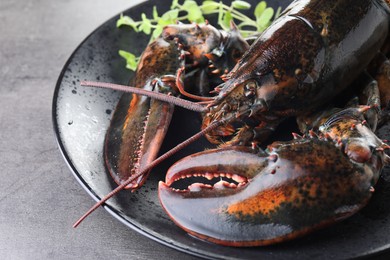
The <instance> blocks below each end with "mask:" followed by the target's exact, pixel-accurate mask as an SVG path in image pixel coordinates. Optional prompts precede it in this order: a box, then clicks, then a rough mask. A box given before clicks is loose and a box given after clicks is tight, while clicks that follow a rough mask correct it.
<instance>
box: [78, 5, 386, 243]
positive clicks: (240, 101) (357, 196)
mask: <svg viewBox="0 0 390 260" xmlns="http://www.w3.org/2000/svg"><path fill="white" fill-rule="evenodd" d="M388 4H389V2H388V1H381V0H358V1H351V0H338V1H318V0H310V1H303V0H301V1H294V2H293V3H292V4H291V5H290V6H288V7H287V9H286V10H285V11H284V12H283V13H282V15H281V16H280V17H279V18H278V19H277V20H276V21H275V22H274V23H273V24H272V25H271V26H270V27H269V28H268V29H266V31H264V33H262V34H261V35H260V36H259V38H258V39H257V40H256V41H255V42H254V43H253V44H252V45H251V46H250V48H249V50H248V51H247V52H246V53H245V54H244V55H243V56H242V58H241V59H240V60H239V62H238V63H237V64H236V65H235V67H234V68H233V69H232V70H231V71H230V72H229V73H227V74H224V75H222V78H223V79H224V82H223V83H221V84H220V85H219V86H217V87H216V88H215V89H214V92H216V93H217V95H216V96H215V97H208V98H204V99H201V98H199V100H203V101H202V102H201V104H200V105H199V104H198V105H199V107H202V108H199V109H198V110H199V111H201V112H203V125H202V130H201V132H200V133H199V134H198V135H206V137H207V139H208V140H209V141H210V142H212V143H215V144H218V145H219V148H218V149H212V150H207V151H204V152H200V153H196V154H194V155H190V156H188V157H186V158H183V159H182V160H180V161H179V162H177V163H176V164H174V165H173V166H172V167H171V168H170V169H169V170H168V172H167V175H166V180H165V182H160V183H159V198H160V201H161V204H162V206H163V207H164V209H165V210H166V211H167V213H168V215H169V216H170V217H171V218H172V220H173V221H174V222H175V223H176V224H177V225H178V226H180V227H181V228H183V229H184V230H185V231H187V232H188V233H190V234H192V235H194V236H196V237H198V238H201V239H204V240H207V241H211V242H215V243H218V244H222V245H229V246H261V245H269V244H273V243H277V242H282V241H286V240H289V239H293V238H296V237H299V236H302V235H304V234H307V233H310V232H312V231H313V230H316V229H318V228H320V227H323V226H327V225H329V224H332V223H334V222H337V221H340V220H342V219H345V218H346V217H349V216H351V215H353V214H355V213H356V212H357V211H358V210H359V209H361V208H362V207H364V205H366V204H367V202H368V200H369V198H370V197H371V194H372V192H373V190H374V188H373V186H374V185H375V183H376V181H377V180H378V178H379V174H380V172H381V169H382V168H383V166H384V165H385V164H388V163H389V157H388V156H387V155H386V154H385V153H384V150H385V149H387V148H389V146H387V145H386V144H385V143H384V142H382V141H381V140H380V139H379V138H377V137H376V136H375V134H374V131H373V130H374V129H375V128H376V125H377V118H379V117H380V116H381V114H380V111H381V110H380V109H379V107H380V102H379V101H378V100H379V99H380V97H379V90H378V86H377V85H376V84H374V85H375V87H374V88H372V89H371V90H370V88H368V87H367V88H365V93H370V94H369V95H368V96H367V98H366V105H365V106H361V107H359V106H351V105H350V103H349V104H348V106H347V107H345V108H343V109H336V108H333V109H330V110H326V112H322V113H319V112H318V111H321V110H324V107H325V106H326V105H327V104H329V103H330V102H331V101H332V100H334V99H335V98H336V97H337V96H340V94H341V93H343V91H346V90H347V88H349V89H352V90H354V84H351V83H352V82H353V81H354V79H356V78H358V77H359V76H360V75H362V72H363V71H364V70H365V68H367V67H368V66H369V65H370V63H372V61H373V60H375V58H376V57H377V55H378V54H377V53H378V51H379V50H380V49H381V48H382V46H383V45H384V43H385V40H386V36H387V35H388V32H389V20H390V18H389V12H390V9H389V6H388ZM345 10H348V12H345ZM168 38H169V37H168ZM175 38H176V39H178V44H183V43H182V42H180V38H178V37H175ZM297 47H298V48H297ZM180 76H181V73H178V75H177V78H179V77H180ZM385 81H386V80H385ZM176 83H177V84H176V85H178V86H180V85H182V84H181V83H180V80H176ZM84 85H90V86H100V87H107V85H104V84H96V83H88V82H85V83H84ZM370 86H371V85H370ZM110 87H111V88H114V89H118V90H122V91H129V92H133V91H134V90H132V89H130V88H127V89H126V88H125V87H124V88H120V87H115V86H112V85H111V86H110ZM383 88H386V86H384V87H383V85H382V86H381V88H379V89H380V90H381V92H382V93H385V91H383V90H382V89H383ZM366 89H368V90H366ZM137 93H139V92H137ZM182 93H183V95H184V96H186V95H187V94H186V93H185V92H183V91H182ZM140 94H143V95H149V96H151V97H153V98H155V99H161V100H163V101H164V102H166V101H168V99H169V100H170V102H172V103H174V104H175V105H182V106H186V105H184V101H183V104H182V103H181V102H180V101H177V100H176V99H174V98H167V97H166V96H164V95H153V96H152V95H151V94H148V93H140ZM384 95H386V94H384ZM187 96H189V97H191V98H198V97H197V96H190V95H187ZM382 99H383V100H386V99H387V98H386V97H383V98H382ZM363 102H364V101H363ZM363 113H365V114H366V116H367V119H364V118H363ZM290 117H298V122H299V125H300V127H301V129H303V130H302V131H303V132H306V134H305V136H303V137H301V136H299V135H298V134H294V137H295V139H294V140H291V141H286V142H274V143H272V144H270V145H268V147H267V149H265V150H264V149H261V148H259V144H261V143H264V142H265V141H266V140H267V138H268V137H269V136H270V135H271V134H272V132H274V131H275V129H276V128H277V126H278V125H279V124H280V123H281V122H282V121H284V120H285V119H287V118H290ZM368 121H369V123H367V122H368ZM307 129H309V130H307ZM198 135H196V138H197V136H198ZM190 141H192V139H190V140H189V141H188V142H190ZM188 142H184V144H180V145H179V146H178V147H177V148H174V149H173V150H174V151H177V150H178V149H180V148H181V147H182V146H183V145H188ZM168 154H170V153H168ZM160 158H162V159H164V158H166V156H164V155H163V156H162V157H160ZM162 159H157V160H155V161H153V162H152V163H150V165H149V166H147V167H145V168H144V169H143V170H141V171H139V173H138V174H135V175H133V176H132V177H131V178H130V179H128V180H126V182H124V184H127V183H130V182H131V181H133V180H134V179H135V178H138V177H140V176H142V175H143V174H145V173H146V172H147V171H148V170H150V168H151V167H153V166H154V165H155V164H156V163H159V162H160V161H161V160H162ZM213 179H217V180H219V181H218V182H216V183H214V182H211V180H213ZM180 180H186V181H187V183H186V184H185V186H186V187H185V188H182V187H181V186H180V185H179V186H176V185H177V183H178V182H179V181H180ZM124 184H122V185H121V186H122V187H123V186H124ZM122 187H120V188H122ZM345 187H347V188H345ZM113 194H115V191H114V192H113V193H110V194H109V195H108V197H109V196H112V195H113ZM108 197H107V198H105V199H103V200H102V201H101V202H100V204H101V203H103V202H104V201H105V200H106V199H108ZM100 204H98V205H97V206H99V205H100ZM97 206H95V207H94V208H96V207H97ZM94 208H93V209H94ZM93 209H92V210H93ZM90 212H91V211H90ZM90 212H88V213H87V214H89V213H90ZM82 219H83V218H82Z"/></svg>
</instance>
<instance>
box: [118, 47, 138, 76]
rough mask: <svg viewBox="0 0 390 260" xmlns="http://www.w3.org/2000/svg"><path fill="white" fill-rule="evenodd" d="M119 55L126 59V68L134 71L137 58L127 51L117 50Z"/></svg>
mask: <svg viewBox="0 0 390 260" xmlns="http://www.w3.org/2000/svg"><path fill="white" fill-rule="evenodd" d="M119 55H120V56H121V57H122V58H124V59H125V60H126V68H128V69H130V70H132V71H135V70H136V69H137V65H138V58H137V57H136V56H135V55H134V54H132V53H130V52H127V51H124V50H119Z"/></svg>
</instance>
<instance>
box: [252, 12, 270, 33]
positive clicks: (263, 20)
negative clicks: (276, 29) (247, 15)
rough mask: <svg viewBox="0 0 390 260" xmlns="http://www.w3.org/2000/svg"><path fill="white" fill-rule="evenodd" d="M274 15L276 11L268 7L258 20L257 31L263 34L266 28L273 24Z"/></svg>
mask: <svg viewBox="0 0 390 260" xmlns="http://www.w3.org/2000/svg"><path fill="white" fill-rule="evenodd" d="M273 15H274V9H272V8H271V7H268V8H266V9H265V10H264V12H263V13H262V14H261V15H260V17H259V18H257V20H256V23H257V29H258V31H259V32H262V31H264V30H265V28H267V27H268V25H269V24H270V22H271V18H272V16H273Z"/></svg>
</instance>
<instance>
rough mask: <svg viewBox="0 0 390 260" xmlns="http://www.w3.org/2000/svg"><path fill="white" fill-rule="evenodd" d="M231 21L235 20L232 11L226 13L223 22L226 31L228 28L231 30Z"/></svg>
mask: <svg viewBox="0 0 390 260" xmlns="http://www.w3.org/2000/svg"><path fill="white" fill-rule="evenodd" d="M231 20H233V16H232V13H231V12H230V11H226V12H225V15H224V16H223V20H222V23H223V27H224V29H225V30H227V28H230V21H231Z"/></svg>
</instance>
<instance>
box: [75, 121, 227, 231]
mask: <svg viewBox="0 0 390 260" xmlns="http://www.w3.org/2000/svg"><path fill="white" fill-rule="evenodd" d="M226 121H227V120H222V121H218V122H213V123H212V124H210V125H209V126H208V127H206V128H204V129H203V130H201V131H200V132H198V133H196V134H194V135H193V136H191V137H190V138H188V139H186V140H184V141H183V142H181V143H180V144H178V145H177V146H175V147H174V148H172V149H171V150H169V151H168V152H166V153H164V154H163V155H161V156H160V157H158V158H157V159H156V160H154V161H153V162H151V163H150V164H149V165H148V166H147V167H145V168H144V169H143V170H142V171H140V172H139V173H137V174H135V175H133V176H132V177H130V178H128V179H127V180H126V181H125V182H123V183H122V184H121V185H119V186H118V187H116V188H115V189H114V190H112V191H111V192H110V193H108V194H107V195H106V196H104V197H103V198H102V199H101V200H100V201H98V202H97V203H96V204H95V205H93V206H92V208H90V209H89V210H88V211H87V212H86V213H85V214H84V215H83V216H82V217H81V218H80V219H79V220H77V221H76V222H75V223H74V224H73V227H74V228H76V227H77V226H78V225H80V223H81V222H82V221H83V220H84V219H86V218H87V217H88V216H89V215H90V214H91V213H92V212H94V211H95V210H96V209H97V208H99V207H100V206H101V205H103V204H104V203H105V202H106V201H107V200H109V199H110V198H111V197H113V196H114V195H115V194H117V193H118V192H119V191H121V190H123V189H124V188H125V187H126V186H127V185H128V184H130V183H131V182H132V181H134V180H135V179H136V178H138V177H139V176H141V175H143V174H145V173H146V172H148V171H150V170H151V169H152V168H154V167H155V166H156V165H158V164H159V163H161V162H162V161H164V160H165V159H167V158H168V157H170V156H172V155H173V154H175V153H176V152H178V151H180V150H181V149H183V148H184V147H186V146H188V145H189V144H191V143H193V142H194V141H196V140H198V139H199V138H201V137H202V136H204V135H205V134H206V133H208V132H210V131H212V130H214V129H215V128H217V127H219V126H221V125H223V124H224V123H225V122H226Z"/></svg>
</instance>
